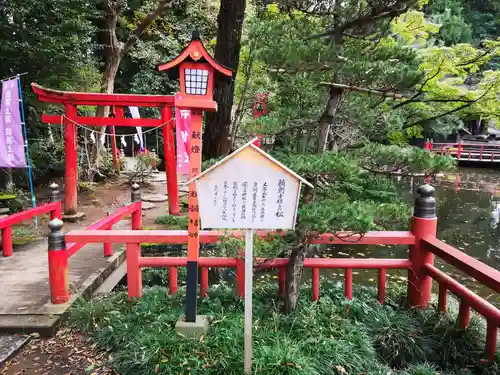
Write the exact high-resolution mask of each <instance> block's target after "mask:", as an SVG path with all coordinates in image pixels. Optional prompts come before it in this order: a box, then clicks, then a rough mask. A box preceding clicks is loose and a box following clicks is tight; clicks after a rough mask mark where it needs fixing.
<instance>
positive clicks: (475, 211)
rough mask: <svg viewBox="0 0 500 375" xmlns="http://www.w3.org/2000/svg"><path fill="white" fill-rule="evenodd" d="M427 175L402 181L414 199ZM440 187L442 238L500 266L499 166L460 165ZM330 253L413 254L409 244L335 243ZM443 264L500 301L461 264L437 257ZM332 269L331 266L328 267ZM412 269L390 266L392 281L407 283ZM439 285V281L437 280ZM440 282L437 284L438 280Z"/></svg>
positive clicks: (367, 275)
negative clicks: (452, 264) (461, 269)
mask: <svg viewBox="0 0 500 375" xmlns="http://www.w3.org/2000/svg"><path fill="white" fill-rule="evenodd" d="M422 183H423V180H419V179H411V180H400V181H399V184H400V186H401V189H402V191H403V194H404V195H405V196H406V198H407V199H408V201H411V202H413V200H414V199H415V196H416V189H417V187H418V186H419V185H420V184H422ZM431 184H432V185H433V186H434V187H435V188H436V199H437V204H438V235H437V237H438V238H439V239H440V240H442V241H444V242H446V243H448V244H450V245H452V246H454V247H456V248H457V249H459V250H461V251H463V252H465V253H467V254H469V255H471V256H473V257H474V258H476V259H479V260H480V261H482V262H484V263H486V264H488V265H490V266H492V267H493V268H495V269H500V171H498V170H495V169H479V168H459V169H458V170H457V171H456V172H454V173H452V174H447V175H445V176H444V177H442V178H439V179H436V180H434V181H432V182H431ZM330 254H331V255H330V256H332V257H333V256H337V257H346V258H349V257H353V258H354V257H356V258H359V257H374V258H407V256H408V248H407V247H406V246H349V247H347V246H343V247H338V246H336V247H334V248H332V249H331V251H330ZM437 266H438V267H440V268H441V269H442V270H443V271H446V272H448V273H449V274H450V275H451V276H452V277H454V278H455V279H456V280H458V281H460V282H461V283H463V284H465V285H467V286H468V287H469V288H470V289H471V290H473V291H474V292H476V293H478V294H479V295H481V296H483V297H485V298H487V299H488V300H489V301H490V302H491V303H493V304H495V305H497V306H500V296H498V295H497V294H496V293H495V292H494V291H492V290H491V289H489V288H486V287H484V286H482V285H481V284H479V283H478V282H476V281H475V280H473V279H471V278H469V277H466V276H465V275H463V274H462V273H461V272H459V271H457V270H456V269H455V268H453V267H450V266H448V265H446V264H443V263H441V262H439V260H438V261H437ZM325 274H326V271H325ZM354 275H355V276H354V283H356V282H361V283H365V284H370V283H376V280H377V274H376V271H362V270H359V272H354ZM329 276H330V277H335V278H339V279H341V278H342V279H343V272H340V273H339V272H330V274H329ZM406 276H407V272H403V271H397V270H395V271H389V272H388V280H389V283H390V282H395V283H401V284H406V282H407V281H406ZM434 284H436V283H434ZM435 286H436V287H437V285H435Z"/></svg>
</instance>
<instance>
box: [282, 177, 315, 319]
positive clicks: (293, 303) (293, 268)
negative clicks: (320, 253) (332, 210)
mask: <svg viewBox="0 0 500 375" xmlns="http://www.w3.org/2000/svg"><path fill="white" fill-rule="evenodd" d="M316 182H317V179H313V184H316ZM313 200H314V189H313V188H311V187H310V186H308V185H304V192H303V195H302V204H310V203H311V202H312V201H313ZM296 228H297V229H296V234H297V239H298V242H297V243H298V245H297V246H295V247H294V248H293V250H292V253H291V254H290V257H289V258H288V264H287V267H286V285H285V296H284V299H285V306H284V310H285V312H286V313H291V312H292V311H293V310H295V308H296V307H297V303H298V302H299V296H300V281H301V279H302V272H303V270H304V259H305V257H306V253H307V249H308V246H307V245H306V244H307V242H308V241H307V239H308V234H307V232H306V231H304V230H303V229H302V228H301V226H300V223H297V225H296Z"/></svg>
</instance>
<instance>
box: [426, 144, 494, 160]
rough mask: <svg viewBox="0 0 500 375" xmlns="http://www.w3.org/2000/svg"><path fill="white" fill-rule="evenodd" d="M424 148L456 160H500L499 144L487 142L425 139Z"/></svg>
mask: <svg viewBox="0 0 500 375" xmlns="http://www.w3.org/2000/svg"><path fill="white" fill-rule="evenodd" d="M424 149H425V150H429V151H432V152H435V153H437V154H441V155H450V156H453V157H455V158H456V159H457V160H467V161H476V162H495V163H497V162H500V144H494V143H488V142H483V143H479V142H477V143H473V142H460V143H434V142H433V141H432V140H426V141H425V142H424Z"/></svg>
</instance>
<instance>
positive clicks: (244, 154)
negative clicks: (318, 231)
mask: <svg viewBox="0 0 500 375" xmlns="http://www.w3.org/2000/svg"><path fill="white" fill-rule="evenodd" d="M242 172H244V173H242ZM188 183H189V184H190V187H191V186H192V185H193V184H196V191H197V197H198V206H199V214H200V220H201V228H204V229H205V228H212V229H215V228H217V229H219V228H220V229H246V234H245V328H244V333H245V334H244V337H245V361H244V363H245V373H246V374H251V372H252V326H253V319H252V283H253V231H254V229H293V228H294V226H295V218H296V215H297V208H298V204H299V195H300V188H301V185H302V183H304V184H306V185H309V186H310V187H312V185H311V184H310V183H309V182H307V181H306V180H304V179H303V178H302V177H300V176H298V175H297V174H296V173H294V172H293V171H291V170H290V169H288V168H287V167H285V166H284V165H283V164H281V163H280V162H278V161H277V160H275V159H273V158H272V157H271V156H270V155H268V154H266V153H265V152H264V151H262V150H261V149H260V148H259V147H257V146H256V145H255V139H253V140H252V141H251V142H249V143H247V144H246V145H244V146H243V147H241V148H239V149H238V150H236V151H235V152H233V153H232V154H231V155H229V156H227V157H226V158H224V159H222V160H221V161H219V162H218V163H217V164H215V165H213V166H212V167H210V168H208V169H207V170H206V171H204V172H203V173H201V174H199V175H198V176H196V177H194V178H192V179H191V180H190V181H188Z"/></svg>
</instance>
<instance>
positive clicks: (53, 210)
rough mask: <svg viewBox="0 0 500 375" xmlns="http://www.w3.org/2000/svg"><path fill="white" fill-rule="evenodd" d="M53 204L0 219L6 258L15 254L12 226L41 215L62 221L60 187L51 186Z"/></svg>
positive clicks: (3, 251) (3, 252) (3, 249)
mask: <svg viewBox="0 0 500 375" xmlns="http://www.w3.org/2000/svg"><path fill="white" fill-rule="evenodd" d="M50 187H51V190H52V196H51V200H52V202H50V203H47V204H42V205H40V206H38V207H34V208H31V209H28V210H24V211H21V212H17V213H15V214H12V215H9V216H7V217H5V218H3V219H0V231H1V232H2V254H3V256H4V257H10V256H12V254H13V247H12V226H13V225H16V224H20V223H22V222H23V221H25V220H29V219H33V218H34V217H37V216H40V215H46V214H50V220H53V219H55V218H57V219H61V216H62V205H61V202H60V201H59V200H58V194H59V190H58V189H59V186H57V185H56V184H52V185H51V186H50Z"/></svg>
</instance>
